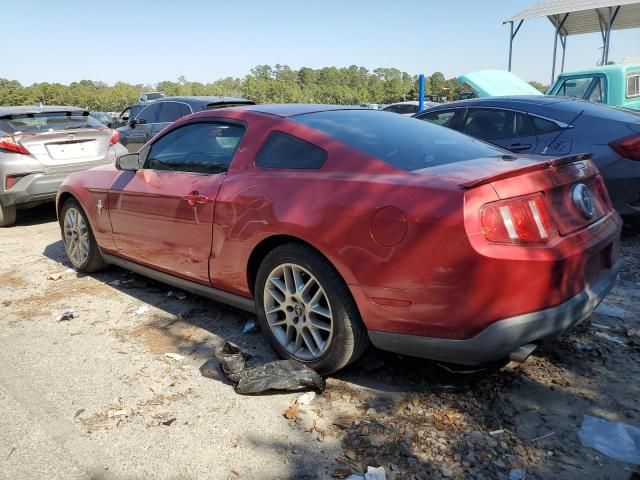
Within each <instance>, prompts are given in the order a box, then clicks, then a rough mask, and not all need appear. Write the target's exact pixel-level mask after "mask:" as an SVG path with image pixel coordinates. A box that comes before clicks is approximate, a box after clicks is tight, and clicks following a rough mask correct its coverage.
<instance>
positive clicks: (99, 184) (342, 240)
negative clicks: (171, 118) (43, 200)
mask: <svg viewBox="0 0 640 480" xmlns="http://www.w3.org/2000/svg"><path fill="white" fill-rule="evenodd" d="M57 208H58V212H59V213H58V215H59V221H60V228H61V232H62V238H63V241H64V246H65V250H66V252H67V255H68V256H69V259H70V261H71V263H72V264H73V266H74V267H75V268H76V269H78V270H79V271H82V272H93V271H97V270H99V269H101V268H102V267H104V266H105V265H107V264H114V265H119V266H122V267H124V268H127V269H130V270H133V271H135V272H138V273H140V274H142V275H147V276H149V277H152V278H155V279H157V280H160V281H162V282H165V283H168V284H170V285H174V286H177V287H179V288H183V289H186V290H190V291H192V292H196V293H199V294H201V295H204V296H206V297H209V298H212V299H214V300H218V301H221V302H224V303H228V304H230V305H234V306H236V307H239V308H242V309H245V310H247V311H251V312H255V313H257V316H258V319H259V322H260V325H261V328H262V331H263V332H264V333H265V334H266V336H267V337H268V339H269V341H270V342H271V345H272V346H273V348H274V349H275V351H276V352H277V353H278V354H279V355H281V356H282V357H284V358H290V359H295V360H298V361H300V362H303V363H305V364H307V365H308V366H310V367H312V368H315V369H316V370H318V371H319V372H320V373H324V374H326V373H329V372H333V371H335V370H338V369H340V368H342V367H344V366H345V365H347V364H348V363H349V362H351V361H353V360H355V359H356V358H357V357H358V356H359V355H360V354H361V353H362V352H363V350H364V349H365V348H366V347H367V345H368V343H369V341H371V343H373V344H374V345H375V346H377V347H379V348H382V349H385V350H390V351H394V352H400V353H402V354H407V355H415V356H420V357H427V358H434V359H438V360H441V361H447V362H456V363H462V364H469V365H474V364H479V363H483V362H490V361H494V360H500V359H503V358H505V357H510V358H513V359H517V360H524V359H525V358H526V357H527V355H528V354H529V353H530V352H531V351H532V350H533V349H535V347H536V346H537V345H538V344H539V343H540V342H543V341H546V340H549V339H552V338H555V337H556V336H558V335H559V334H561V333H562V332H564V331H565V330H566V329H568V328H570V327H571V326H573V325H575V324H576V323H578V322H580V321H582V320H583V319H585V318H587V317H588V316H589V315H590V313H591V311H592V310H593V309H594V308H595V307H596V305H598V303H599V302H600V301H601V300H602V299H603V298H604V296H605V295H606V294H607V292H608V291H609V289H610V288H611V287H612V285H613V282H614V279H615V276H616V272H617V271H618V269H619V267H620V262H619V261H618V249H619V240H618V237H619V234H620V228H621V221H620V217H619V216H618V215H617V214H616V213H615V211H613V210H612V209H611V206H610V204H609V200H608V196H607V192H606V189H605V188H604V184H603V183H602V179H601V177H600V176H599V175H598V172H597V169H596V168H595V166H594V164H593V163H592V162H591V161H589V160H588V159H587V158H585V157H569V158H562V159H559V158H554V159H542V160H541V159H537V158H529V157H519V156H516V155H511V154H509V153H508V152H507V151H506V150H503V149H501V148H498V147H495V146H493V145H489V144H486V143H484V142H481V141H479V140H475V139H473V138H471V137H469V136H466V135H462V134H460V133H458V132H455V131H453V130H449V129H446V128H441V127H439V126H435V125H431V124H429V123H428V122H420V121H416V120H415V119H412V118H407V117H404V116H402V115H396V114H391V113H387V112H381V111H375V110H368V109H359V108H358V109H354V108H347V107H337V106H322V105H299V104H293V105H258V106H244V107H235V108H225V109H221V110H216V111H204V112H200V113H197V114H194V115H189V116H187V117H184V118H182V119H180V120H178V121H177V122H175V123H174V124H173V125H171V126H170V127H169V128H167V129H166V130H164V131H163V132H162V133H161V134H160V135H158V136H157V137H155V138H154V139H153V140H152V141H151V142H150V143H149V144H147V145H146V146H145V147H144V148H143V149H142V150H141V151H140V152H139V153H134V154H128V155H124V156H122V157H120V158H119V159H118V161H117V163H116V165H115V166H113V167H110V168H101V169H94V170H92V171H90V172H85V173H76V174H73V175H71V176H69V177H68V178H67V179H66V181H65V182H64V184H63V185H62V187H61V188H60V190H59V193H58V200H57ZM505 299H508V301H505Z"/></svg>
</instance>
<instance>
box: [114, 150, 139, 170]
mask: <svg viewBox="0 0 640 480" xmlns="http://www.w3.org/2000/svg"><path fill="white" fill-rule="evenodd" d="M116 168H117V169H118V170H127V171H131V172H135V171H136V170H139V169H140V155H139V154H138V153H127V154H125V155H122V156H120V157H118V159H117V160H116Z"/></svg>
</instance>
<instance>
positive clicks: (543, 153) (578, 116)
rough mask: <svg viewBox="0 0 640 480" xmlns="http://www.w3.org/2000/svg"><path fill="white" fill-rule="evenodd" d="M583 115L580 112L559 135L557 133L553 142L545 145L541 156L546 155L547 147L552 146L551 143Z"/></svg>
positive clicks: (581, 111) (552, 141) (582, 111)
mask: <svg viewBox="0 0 640 480" xmlns="http://www.w3.org/2000/svg"><path fill="white" fill-rule="evenodd" d="M583 113H584V110H580V113H579V114H578V115H576V116H575V118H574V119H573V120H571V121H570V122H569V124H568V125H567V126H566V127H564V128H563V129H562V130H560V133H558V135H556V136H555V137H553V140H551V141H550V142H549V143H547V145H546V146H545V147H544V150H542V155H546V154H547V150H548V149H549V147H550V146H551V145H553V143H554V142H555V141H556V140H558V138H560V136H561V135H562V134H563V133H564V132H566V131H567V130H569V128H571V127H572V126H573V122H575V121H576V120H578V118H580V115H582V114H583Z"/></svg>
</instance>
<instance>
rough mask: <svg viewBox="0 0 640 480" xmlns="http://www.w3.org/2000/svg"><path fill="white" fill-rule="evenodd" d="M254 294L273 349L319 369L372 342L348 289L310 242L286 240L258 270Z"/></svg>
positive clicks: (342, 362)
mask: <svg viewBox="0 0 640 480" xmlns="http://www.w3.org/2000/svg"><path fill="white" fill-rule="evenodd" d="M255 298H256V310H257V313H258V320H259V321H260V324H261V327H262V331H263V332H265V334H266V335H267V337H268V339H269V342H270V343H271V345H272V347H273V348H274V350H275V351H276V352H277V353H278V354H279V355H280V356H281V357H283V358H289V359H293V360H297V361H299V362H302V363H304V364H306V365H307V366H309V367H311V368H313V369H314V370H316V371H318V373H320V374H325V375H326V374H329V373H333V372H335V371H337V370H339V369H341V368H343V367H345V366H346V365H348V364H349V363H351V362H353V361H354V360H356V359H357V358H358V357H359V356H360V355H361V354H362V352H363V351H364V350H365V349H366V347H367V345H368V336H367V331H366V328H365V326H364V325H363V323H362V320H361V319H360V315H359V314H358V310H357V307H356V305H355V302H354V300H353V298H352V297H351V294H350V292H349V289H348V288H347V286H346V284H345V283H344V281H343V280H342V278H341V277H340V275H339V274H338V272H337V271H336V270H335V268H334V267H333V266H332V265H331V264H330V263H329V262H328V261H327V259H326V258H324V257H323V256H322V255H320V254H319V253H318V252H317V251H315V250H313V249H312V248H310V247H307V246H305V245H301V244H286V245H282V246H280V247H277V248H275V249H274V250H273V251H271V252H270V253H269V254H268V255H267V256H266V257H265V259H264V260H263V262H262V263H261V265H260V268H259V270H258V275H257V278H256V289H255Z"/></svg>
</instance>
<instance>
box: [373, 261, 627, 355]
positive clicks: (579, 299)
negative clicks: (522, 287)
mask: <svg viewBox="0 0 640 480" xmlns="http://www.w3.org/2000/svg"><path fill="white" fill-rule="evenodd" d="M620 266H621V262H620V261H618V262H617V263H616V264H615V265H613V266H612V268H610V269H604V270H602V271H601V272H600V273H599V275H598V276H597V277H596V278H595V279H594V280H593V281H592V282H591V284H588V285H587V286H586V288H585V289H584V290H583V291H581V292H580V293H579V294H577V295H575V296H574V297H572V298H570V299H569V300H567V301H566V302H564V303H561V304H560V305H557V306H555V307H551V308H547V309H545V310H540V311H537V312H532V313H527V314H524V315H518V316H515V317H511V318H506V319H503V320H500V321H497V322H495V323H492V324H491V325H489V326H488V327H487V328H485V329H484V330H482V331H481V332H480V333H478V334H476V335H475V336H473V337H471V338H468V339H464V340H454V339H447V338H433V337H420V336H414V335H404V334H399V333H389V332H380V331H369V337H370V339H371V343H373V345H375V346H376V347H377V348H380V349H381V350H388V351H391V352H396V353H401V354H405V355H411V356H415V357H423V358H429V359H433V360H439V361H444V362H451V363H458V364H462V365H478V364H481V363H484V362H491V361H495V360H500V359H503V358H505V357H508V356H509V354H510V353H511V352H514V351H516V350H517V349H518V348H519V347H521V346H523V345H526V344H528V343H541V342H544V341H547V340H553V339H555V338H557V337H559V336H560V335H562V333H564V332H565V331H567V330H568V329H570V328H571V327H573V326H575V325H577V324H578V323H580V322H582V321H583V320H585V319H586V318H588V317H589V315H591V313H592V312H593V310H594V309H595V308H596V307H597V306H598V305H599V304H600V302H602V300H603V299H604V297H605V296H606V295H607V294H608V293H609V291H610V290H611V288H613V285H614V283H615V279H616V277H617V275H618V272H619V270H620Z"/></svg>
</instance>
